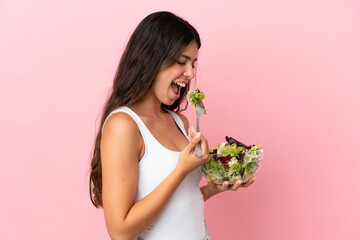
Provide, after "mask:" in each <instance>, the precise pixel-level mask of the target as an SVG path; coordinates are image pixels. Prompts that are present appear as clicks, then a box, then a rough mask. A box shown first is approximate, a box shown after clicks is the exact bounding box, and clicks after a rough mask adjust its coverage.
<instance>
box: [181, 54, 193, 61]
mask: <svg viewBox="0 0 360 240" xmlns="http://www.w3.org/2000/svg"><path fill="white" fill-rule="evenodd" d="M180 57H184V58H186V59H188V60H191V57H189V56H186V55H181V56H180ZM195 61H197V58H195V59H194V62H195Z"/></svg>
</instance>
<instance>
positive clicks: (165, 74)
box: [151, 41, 198, 106]
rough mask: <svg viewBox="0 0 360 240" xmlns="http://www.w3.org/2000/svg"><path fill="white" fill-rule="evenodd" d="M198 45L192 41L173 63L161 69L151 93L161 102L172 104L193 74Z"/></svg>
mask: <svg viewBox="0 0 360 240" xmlns="http://www.w3.org/2000/svg"><path fill="white" fill-rule="evenodd" d="M197 56H198V45H197V44H196V42H195V41H192V42H191V43H190V44H189V45H188V46H187V47H186V48H185V49H184V51H183V52H182V53H181V56H180V57H179V59H178V60H177V62H175V63H174V64H172V65H170V66H169V67H167V68H164V69H161V70H160V71H159V72H158V73H157V75H156V77H155V80H154V84H153V86H152V89H151V91H152V93H153V95H154V96H155V97H156V98H157V99H158V100H159V101H160V102H161V103H163V104H165V105H168V106H170V105H172V104H173V103H174V102H175V101H176V99H178V98H179V97H180V90H181V88H183V87H186V85H187V84H190V80H191V79H192V78H193V77H194V76H195V66H196V61H197Z"/></svg>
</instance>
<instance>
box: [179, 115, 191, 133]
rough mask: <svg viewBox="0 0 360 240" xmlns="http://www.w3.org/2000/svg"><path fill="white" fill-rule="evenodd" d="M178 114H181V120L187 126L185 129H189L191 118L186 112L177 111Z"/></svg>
mask: <svg viewBox="0 0 360 240" xmlns="http://www.w3.org/2000/svg"><path fill="white" fill-rule="evenodd" d="M176 114H177V115H179V117H180V118H181V120H182V121H183V123H184V127H185V131H188V129H189V120H188V119H187V117H186V116H185V115H184V114H181V113H179V112H178V113H176Z"/></svg>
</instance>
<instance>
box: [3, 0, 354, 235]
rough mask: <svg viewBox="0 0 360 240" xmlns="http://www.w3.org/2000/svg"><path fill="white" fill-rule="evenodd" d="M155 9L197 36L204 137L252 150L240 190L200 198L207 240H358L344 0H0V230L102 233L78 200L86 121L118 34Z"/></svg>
mask: <svg viewBox="0 0 360 240" xmlns="http://www.w3.org/2000/svg"><path fill="white" fill-rule="evenodd" d="M158 10H169V11H173V12H174V13H176V14H178V15H180V16H182V17H184V18H185V19H187V20H188V21H189V22H190V23H192V24H193V25H194V26H195V27H196V28H197V29H198V30H199V32H200V35H201V38H202V43H203V46H202V48H201V50H200V55H199V64H198V70H197V71H198V73H197V84H196V86H197V87H200V88H201V89H202V90H203V91H204V92H205V93H206V96H207V97H206V99H205V104H206V107H207V110H208V115H207V116H204V117H202V120H201V124H202V133H203V134H204V135H205V136H206V137H207V138H208V140H209V142H210V145H212V146H214V145H215V144H217V143H218V142H222V141H224V137H225V135H230V136H233V137H235V138H238V139H240V140H242V141H243V142H245V143H248V144H255V143H262V144H263V145H264V147H265V160H264V163H263V166H262V167H261V169H260V172H259V175H258V178H257V180H256V181H255V183H254V184H253V185H252V186H251V187H249V188H247V189H240V190H239V191H237V192H226V193H223V194H221V195H217V196H215V197H213V198H212V199H210V200H209V201H207V202H206V203H205V216H206V219H207V222H208V225H209V229H210V232H211V235H212V236H213V239H215V240H219V239H220V240H222V239H247V240H250V239H256V240H257V239H259V240H260V239H270V240H285V239H292V240H303V239H360V230H359V228H358V225H359V222H360V208H359V202H360V186H359V183H360V174H359V172H360V163H359V160H360V156H359V152H358V150H356V149H357V144H359V142H360V141H359V135H360V127H359V122H360V111H359V109H360V99H359V93H358V92H359V89H360V83H359V80H360V44H359V42H360V4H359V2H358V1H350V0H337V1H335V0H328V1H320V0H297V1H295V0H294V1H280V0H270V1H268V0H258V1H255V0H243V1H235V0H233V1H216V3H215V1H213V2H212V1H187V0H184V1H180V2H179V1H175V2H174V1H165V0H157V1H136V0H134V1H127V2H126V3H125V2H124V1H116V0H112V1H89V0H87V1H85V0H77V1H55V0H33V1H19V0H2V1H0V34H1V35H0V36H1V37H0V104H1V105H0V106H1V108H0V111H1V118H0V126H1V134H0V150H1V151H0V152H1V167H2V170H1V174H0V184H1V191H0V226H1V230H0V239H4V240H10V239H52V240H57V239H59V240H60V239H61V240H63V239H109V237H108V235H107V231H106V227H105V223H104V218H103V212H102V210H96V209H95V208H94V207H93V206H92V205H91V203H90V199H89V196H88V175H87V174H88V169H89V161H90V153H91V150H92V145H93V142H94V135H95V131H96V123H98V122H99V119H98V117H99V113H100V111H101V108H102V106H103V104H104V101H105V98H106V95H107V94H108V91H109V88H110V87H111V82H112V78H113V76H114V72H115V69H116V66H117V64H118V61H119V58H120V56H121V53H122V50H123V49H124V47H125V44H126V42H127V40H128V38H129V36H130V34H131V33H132V31H133V30H134V28H135V27H136V25H137V24H138V23H139V22H140V21H141V20H142V19H143V18H144V17H145V16H146V15H147V14H149V13H151V12H154V11H158ZM194 86H195V85H194ZM186 115H187V116H188V117H189V119H190V121H191V123H192V124H193V125H195V113H194V111H193V110H192V109H188V111H186ZM179 227H181V226H179Z"/></svg>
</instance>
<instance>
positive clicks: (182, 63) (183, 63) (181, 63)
mask: <svg viewBox="0 0 360 240" xmlns="http://www.w3.org/2000/svg"><path fill="white" fill-rule="evenodd" d="M177 63H178V64H180V65H182V66H184V65H185V64H186V62H180V61H177ZM191 67H192V68H196V66H195V65H191Z"/></svg>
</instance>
